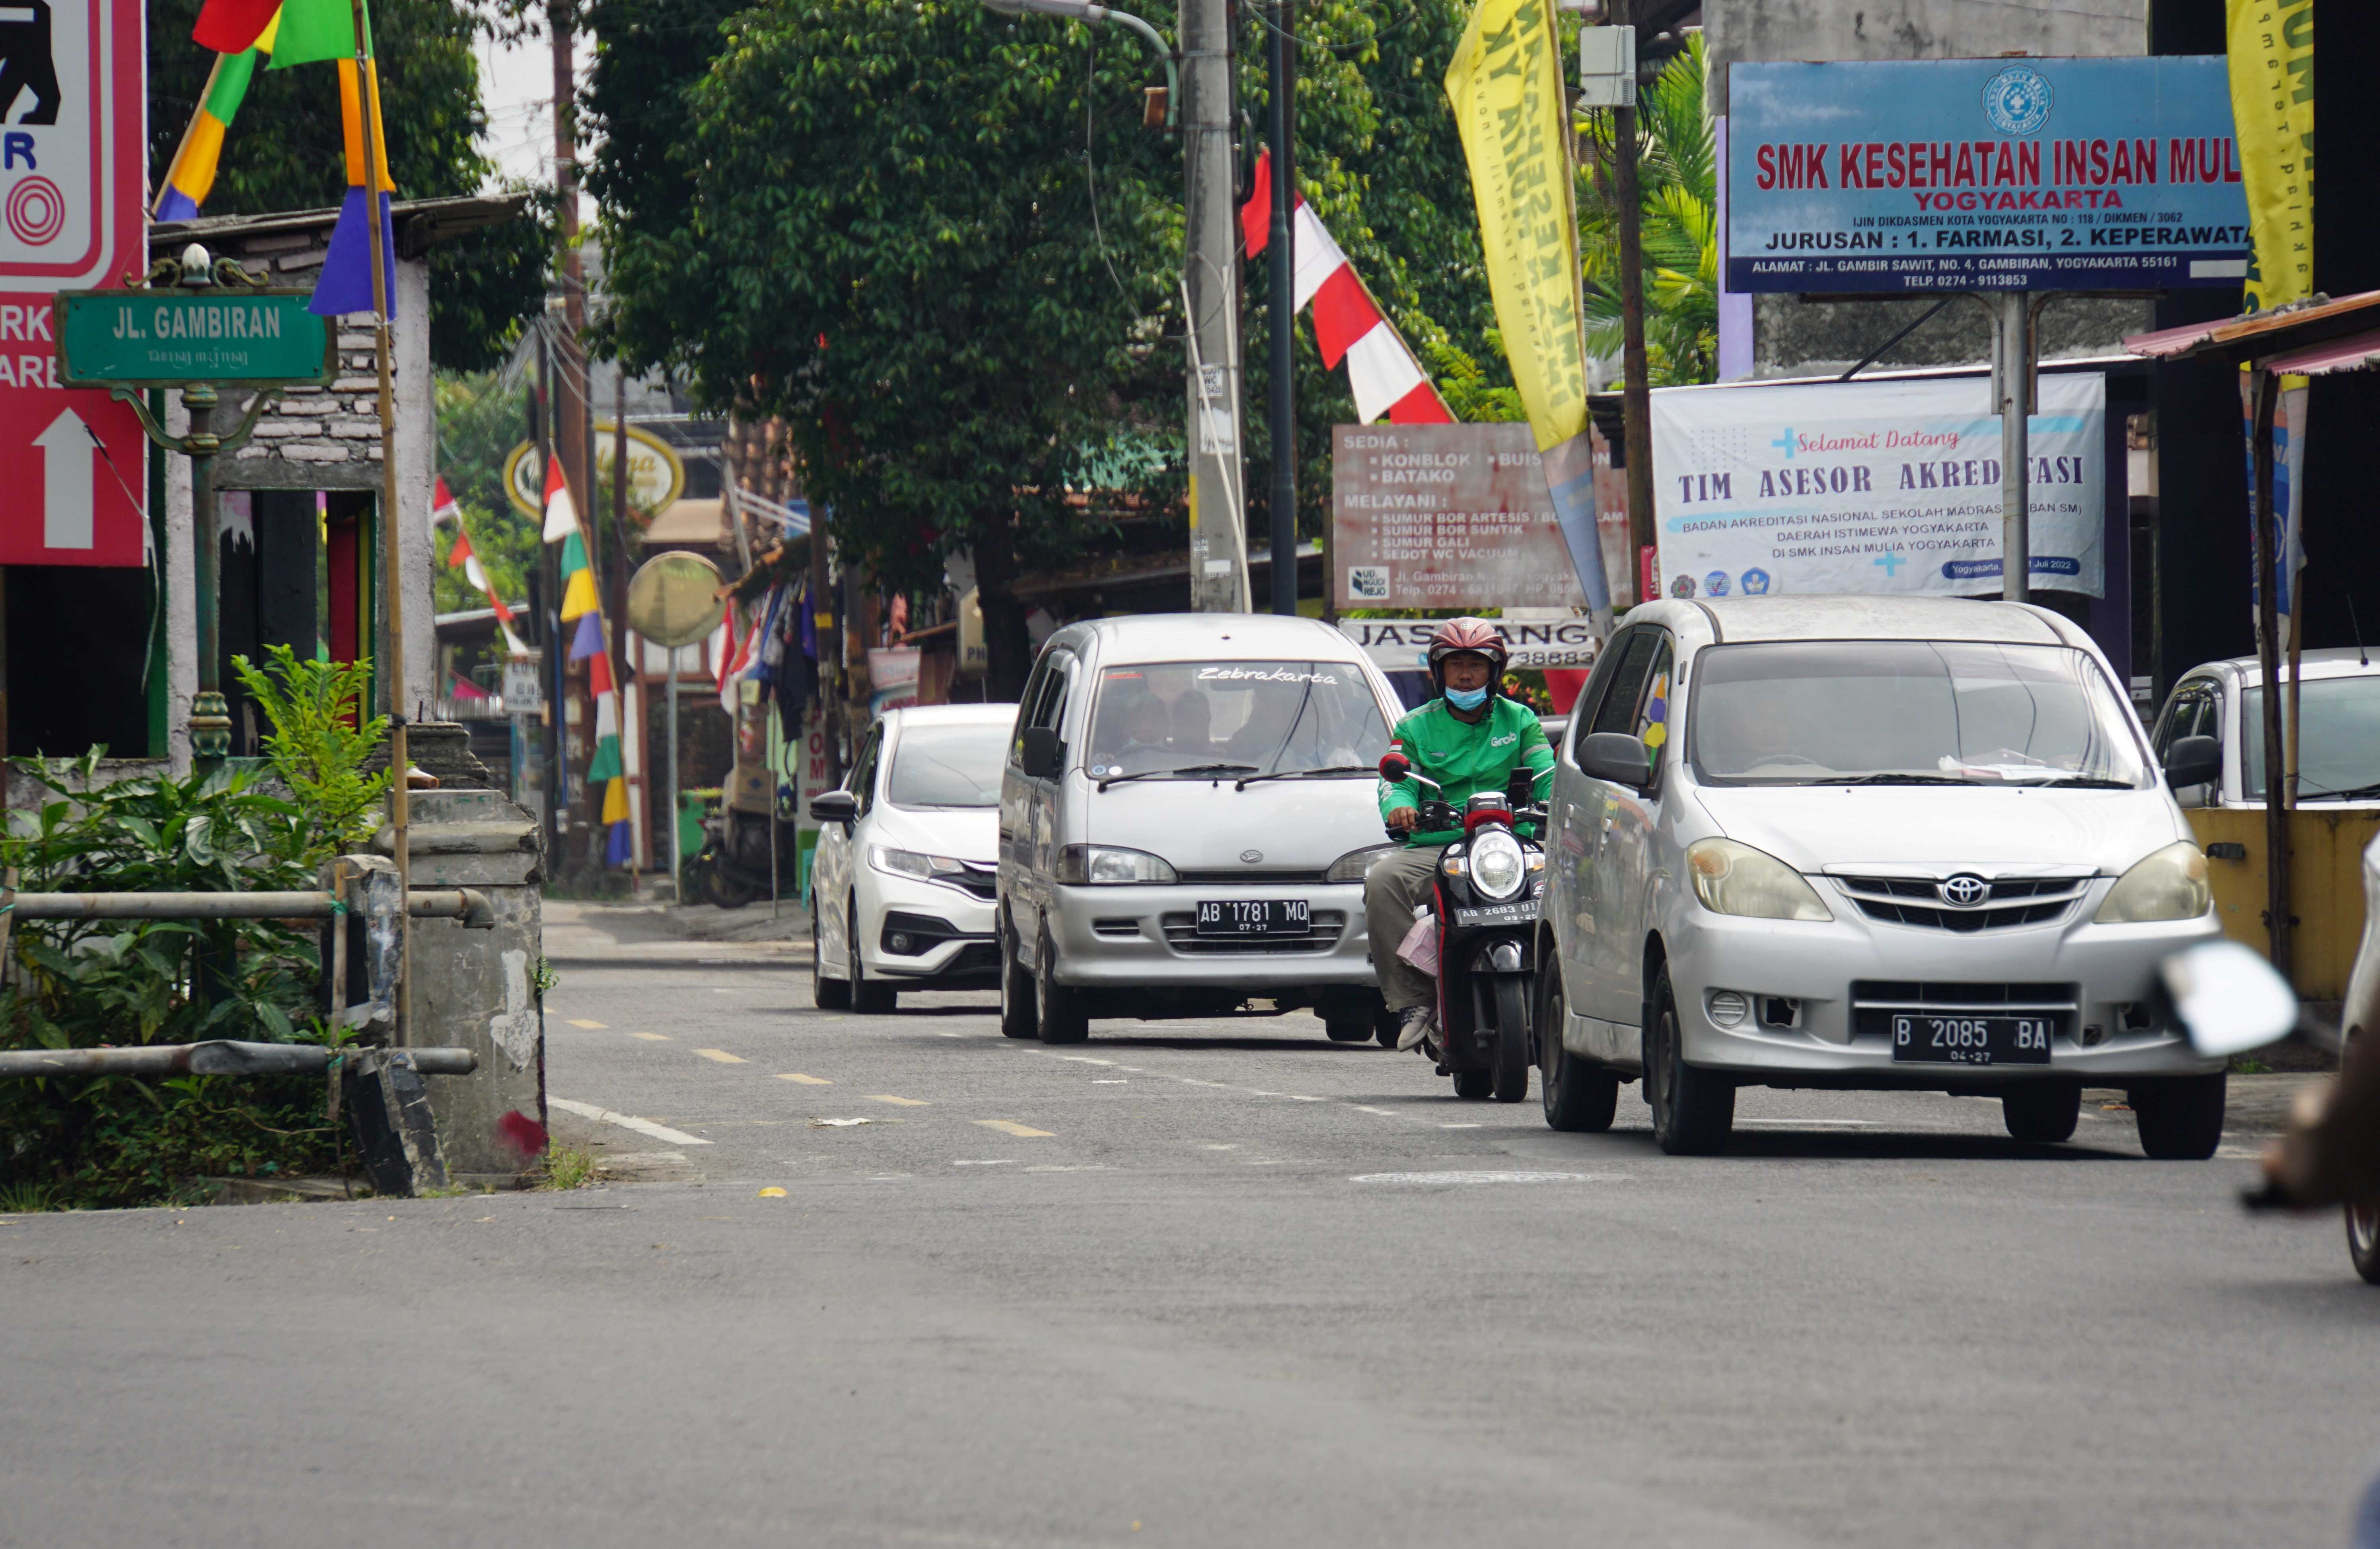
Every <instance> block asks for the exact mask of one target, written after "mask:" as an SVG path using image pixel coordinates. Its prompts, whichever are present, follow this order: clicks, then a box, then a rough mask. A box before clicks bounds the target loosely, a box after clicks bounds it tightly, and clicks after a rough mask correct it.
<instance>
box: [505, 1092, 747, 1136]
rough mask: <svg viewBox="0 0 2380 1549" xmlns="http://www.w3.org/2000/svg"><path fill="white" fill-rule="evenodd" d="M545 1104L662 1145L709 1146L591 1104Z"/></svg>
mask: <svg viewBox="0 0 2380 1549" xmlns="http://www.w3.org/2000/svg"><path fill="white" fill-rule="evenodd" d="M545 1102H546V1106H547V1107H557V1108H560V1109H561V1110H562V1111H563V1112H565V1113H575V1114H577V1116H578V1117H579V1118H581V1119H594V1120H596V1121H597V1122H598V1123H602V1124H617V1125H618V1126H620V1128H622V1129H624V1130H634V1131H637V1133H638V1134H640V1135H645V1136H648V1137H650V1139H653V1140H657V1141H660V1142H661V1143H662V1144H664V1145H709V1144H710V1142H709V1141H707V1140H705V1139H703V1138H702V1137H701V1136H700V1135H689V1134H687V1133H686V1131H683V1130H673V1129H671V1128H670V1127H669V1126H668V1125H666V1124H656V1123H654V1122H653V1121H652V1120H651V1119H638V1118H637V1117H635V1116H634V1115H633V1114H625V1113H613V1111H612V1110H611V1109H610V1108H606V1107H596V1106H595V1105H594V1104H593V1103H574V1102H572V1101H571V1100H570V1099H569V1098H567V1097H548V1098H546V1100H545Z"/></svg>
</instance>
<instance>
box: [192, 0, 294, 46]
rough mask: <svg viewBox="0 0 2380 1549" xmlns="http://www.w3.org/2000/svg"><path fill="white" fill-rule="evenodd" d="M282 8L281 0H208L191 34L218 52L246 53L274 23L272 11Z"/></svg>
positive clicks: (200, 44)
mask: <svg viewBox="0 0 2380 1549" xmlns="http://www.w3.org/2000/svg"><path fill="white" fill-rule="evenodd" d="M280 9H281V0H207V3H206V5H205V6H202V7H201V8H200V11H199V24H198V25H197V26H196V27H194V28H192V29H191V30H190V36H191V37H193V38H195V39H197V40H198V42H199V46H200V48H211V49H212V50H214V51H215V52H216V53H217V54H241V53H245V52H246V51H248V50H249V49H251V48H254V47H255V46H256V40H257V39H259V38H261V37H262V36H264V30H265V28H267V27H269V26H271V25H272V23H273V13H274V12H276V11H278V10H280Z"/></svg>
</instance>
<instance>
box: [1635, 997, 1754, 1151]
mask: <svg viewBox="0 0 2380 1549" xmlns="http://www.w3.org/2000/svg"><path fill="white" fill-rule="evenodd" d="M1651 1015H1652V1020H1651V1022H1650V1023H1648V1024H1647V1025H1646V1027H1645V1100H1646V1101H1647V1102H1648V1103H1650V1104H1651V1105H1652V1107H1653V1143H1654V1144H1656V1145H1658V1146H1659V1147H1660V1148H1661V1149H1662V1150H1663V1151H1666V1152H1668V1153H1669V1154H1670V1156H1717V1155H1718V1153H1719V1152H1720V1151H1721V1150H1723V1149H1725V1147H1726V1145H1727V1136H1728V1131H1730V1130H1731V1129H1733V1128H1734V1127H1735V1086H1734V1083H1731V1082H1730V1081H1728V1080H1727V1078H1725V1077H1724V1076H1719V1075H1715V1074H1713V1073H1712V1072H1710V1071H1703V1070H1697V1069H1695V1068H1694V1066H1692V1065H1689V1064H1687V1063H1686V1045H1685V1038H1684V1037H1683V1035H1682V1032H1681V1030H1680V1028H1679V1026H1678V1001H1677V997H1676V996H1674V995H1672V994H1671V993H1670V971H1669V970H1668V969H1666V968H1664V969H1662V970H1661V976H1660V978H1659V979H1658V980H1657V981H1655V983H1654V986H1653V1006H1652V1012H1651Z"/></svg>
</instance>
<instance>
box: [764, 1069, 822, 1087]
mask: <svg viewBox="0 0 2380 1549" xmlns="http://www.w3.org/2000/svg"><path fill="white" fill-rule="evenodd" d="M777 1079H778V1080H779V1081H797V1082H800V1083H802V1084H803V1085H804V1086H832V1085H833V1084H834V1083H832V1082H831V1081H829V1080H827V1079H826V1077H824V1076H806V1075H804V1074H802V1073H801V1072H800V1071H780V1072H779V1073H778V1076H777Z"/></svg>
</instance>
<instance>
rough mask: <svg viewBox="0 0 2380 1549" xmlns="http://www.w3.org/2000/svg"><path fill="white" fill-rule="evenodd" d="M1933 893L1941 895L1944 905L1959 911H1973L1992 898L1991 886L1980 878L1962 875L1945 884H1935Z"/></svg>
mask: <svg viewBox="0 0 2380 1549" xmlns="http://www.w3.org/2000/svg"><path fill="white" fill-rule="evenodd" d="M1935 891H1937V892H1938V893H1940V894H1941V895H1942V902H1945V903H1948V904H1950V905H1952V906H1954V907H1956V908H1960V909H1973V907H1974V906H1975V905H1977V904H1978V903H1981V902H1984V901H1985V899H1987V898H1989V897H1991V896H1992V885H1991V884H1990V883H1989V882H1986V881H1985V880H1984V879H1983V878H1982V877H1969V876H1965V875H1963V874H1962V875H1961V876H1958V877H1951V878H1950V879H1949V881H1947V882H1937V883H1936V884H1935Z"/></svg>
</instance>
